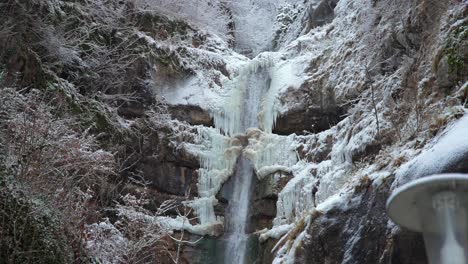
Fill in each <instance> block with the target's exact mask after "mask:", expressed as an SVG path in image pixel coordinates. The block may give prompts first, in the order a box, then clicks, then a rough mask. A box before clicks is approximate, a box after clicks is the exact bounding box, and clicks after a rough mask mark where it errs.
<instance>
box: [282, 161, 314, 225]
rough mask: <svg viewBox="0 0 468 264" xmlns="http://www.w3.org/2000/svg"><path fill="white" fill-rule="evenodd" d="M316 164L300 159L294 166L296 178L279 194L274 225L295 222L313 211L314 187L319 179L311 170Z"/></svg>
mask: <svg viewBox="0 0 468 264" xmlns="http://www.w3.org/2000/svg"><path fill="white" fill-rule="evenodd" d="M315 166H316V165H315V164H307V163H306V162H304V161H300V162H299V163H297V164H296V165H295V166H294V167H293V174H294V178H293V179H292V180H290V181H289V182H288V183H287V184H286V186H285V187H284V188H283V190H282V191H281V192H280V193H279V195H278V202H277V204H276V208H277V214H276V218H275V219H274V220H273V223H274V225H283V224H289V223H294V222H295V221H298V220H300V219H301V218H302V217H304V216H305V215H306V214H307V213H310V212H311V211H312V209H313V207H314V200H313V196H312V189H313V186H314V184H315V183H316V181H317V180H316V179H315V178H314V176H313V175H312V174H311V173H310V171H311V170H312V169H313V168H314V167H315Z"/></svg>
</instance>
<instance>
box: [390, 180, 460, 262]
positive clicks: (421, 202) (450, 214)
mask: <svg viewBox="0 0 468 264" xmlns="http://www.w3.org/2000/svg"><path fill="white" fill-rule="evenodd" d="M387 212H388V215H389V216H390V218H391V219H392V220H393V221H394V222H395V223H397V224H398V225H400V226H403V227H406V228H408V229H410V230H413V231H417V232H422V233H423V237H424V244H425V247H426V253H427V257H428V259H429V263H430V264H468V232H467V231H468V174H439V175H434V176H429V177H423V178H420V179H418V180H415V181H412V182H410V183H408V184H406V185H403V186H401V187H399V188H398V189H396V190H395V191H394V192H393V194H392V195H391V196H390V198H389V199H388V201H387Z"/></svg>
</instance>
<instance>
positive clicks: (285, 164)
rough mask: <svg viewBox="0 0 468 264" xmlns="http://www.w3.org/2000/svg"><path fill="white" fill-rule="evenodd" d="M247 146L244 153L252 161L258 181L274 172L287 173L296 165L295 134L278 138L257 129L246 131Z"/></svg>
mask: <svg viewBox="0 0 468 264" xmlns="http://www.w3.org/2000/svg"><path fill="white" fill-rule="evenodd" d="M247 136H248V139H249V145H248V146H247V147H246V148H245V150H244V153H245V155H246V156H247V157H249V159H251V160H252V161H253V164H254V167H255V171H256V173H257V177H258V178H259V179H261V178H263V177H264V176H266V175H268V174H270V173H271V172H275V171H289V168H290V167H291V166H292V165H294V164H296V162H297V160H298V157H297V153H296V144H295V137H296V135H295V134H292V135H289V136H279V135H275V134H268V133H264V132H262V131H260V130H258V129H250V130H248V131H247Z"/></svg>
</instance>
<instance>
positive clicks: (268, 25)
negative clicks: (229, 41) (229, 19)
mask: <svg viewBox="0 0 468 264" xmlns="http://www.w3.org/2000/svg"><path fill="white" fill-rule="evenodd" d="M277 2H278V1H277V0H257V1H251V0H236V1H234V0H233V1H229V3H228V6H229V8H230V9H231V10H232V13H233V14H234V22H235V24H236V31H235V39H236V48H237V49H238V50H239V51H241V52H244V53H251V54H253V55H256V54H258V53H260V52H262V51H265V50H270V49H271V48H272V42H273V37H274V33H275V28H274V27H272V24H273V23H274V21H275V19H276V3H277Z"/></svg>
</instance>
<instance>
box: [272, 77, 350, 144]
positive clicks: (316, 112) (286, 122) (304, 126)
mask: <svg viewBox="0 0 468 264" xmlns="http://www.w3.org/2000/svg"><path fill="white" fill-rule="evenodd" d="M280 101H281V103H282V104H283V105H288V104H292V103H293V104H292V106H291V107H290V108H289V109H288V110H287V111H286V112H285V113H282V114H280V116H279V117H278V119H277V120H276V124H275V127H274V129H273V133H275V134H279V135H289V134H292V133H296V134H298V135H301V134H304V133H318V132H321V131H324V130H327V129H329V128H330V127H332V126H334V125H335V124H336V123H338V122H339V121H340V120H342V119H343V115H344V113H345V109H344V108H343V107H341V106H340V105H339V104H338V103H337V100H336V98H335V95H334V92H333V90H332V89H329V88H322V87H313V86H312V87H311V85H309V84H308V83H305V84H303V85H302V86H301V87H300V88H299V89H292V88H290V89H288V90H286V92H284V93H283V94H281V95H280Z"/></svg>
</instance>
